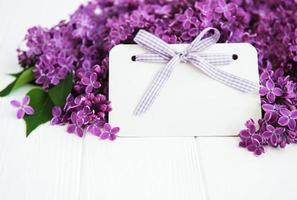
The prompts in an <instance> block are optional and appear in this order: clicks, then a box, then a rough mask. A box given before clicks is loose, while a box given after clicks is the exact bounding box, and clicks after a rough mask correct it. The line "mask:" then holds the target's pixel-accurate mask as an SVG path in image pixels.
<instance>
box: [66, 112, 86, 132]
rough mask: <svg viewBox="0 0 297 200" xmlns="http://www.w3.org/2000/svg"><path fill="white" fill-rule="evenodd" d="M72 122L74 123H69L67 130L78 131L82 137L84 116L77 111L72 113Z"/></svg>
mask: <svg viewBox="0 0 297 200" xmlns="http://www.w3.org/2000/svg"><path fill="white" fill-rule="evenodd" d="M71 122H72V123H70V124H68V127H67V132H68V133H76V134H77V135H78V136H79V137H82V136H83V134H84V129H83V125H84V118H83V117H82V116H80V115H79V114H77V113H72V114H71Z"/></svg>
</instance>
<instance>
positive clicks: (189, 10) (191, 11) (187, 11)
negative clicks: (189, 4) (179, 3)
mask: <svg viewBox="0 0 297 200" xmlns="http://www.w3.org/2000/svg"><path fill="white" fill-rule="evenodd" d="M193 14H194V11H193V9H192V8H189V9H187V10H186V12H185V15H186V16H187V17H192V16H193Z"/></svg>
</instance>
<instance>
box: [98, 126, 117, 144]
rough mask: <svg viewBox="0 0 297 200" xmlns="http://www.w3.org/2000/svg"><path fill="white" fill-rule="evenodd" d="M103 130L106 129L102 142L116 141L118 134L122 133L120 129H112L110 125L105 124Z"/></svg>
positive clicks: (102, 135)
mask: <svg viewBox="0 0 297 200" xmlns="http://www.w3.org/2000/svg"><path fill="white" fill-rule="evenodd" d="M103 128H104V130H103V133H102V134H101V136H100V138H101V139H102V140H105V139H109V140H115V139H116V137H117V135H116V134H117V133H118V132H119V131H120V128H119V127H114V128H112V127H111V126H110V124H108V123H106V124H104V127H103Z"/></svg>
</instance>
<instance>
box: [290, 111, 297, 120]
mask: <svg viewBox="0 0 297 200" xmlns="http://www.w3.org/2000/svg"><path fill="white" fill-rule="evenodd" d="M291 118H292V119H297V110H293V111H292V112H291Z"/></svg>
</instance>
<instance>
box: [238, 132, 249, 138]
mask: <svg viewBox="0 0 297 200" xmlns="http://www.w3.org/2000/svg"><path fill="white" fill-rule="evenodd" d="M239 136H240V137H241V138H243V139H248V138H249V137H250V133H249V131H248V130H242V131H240V133H239Z"/></svg>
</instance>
